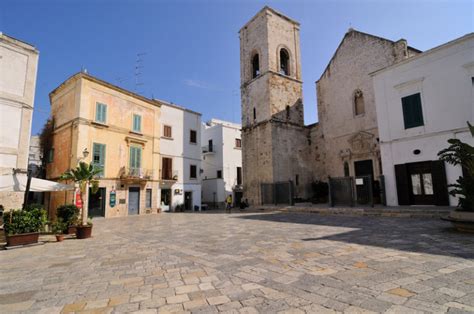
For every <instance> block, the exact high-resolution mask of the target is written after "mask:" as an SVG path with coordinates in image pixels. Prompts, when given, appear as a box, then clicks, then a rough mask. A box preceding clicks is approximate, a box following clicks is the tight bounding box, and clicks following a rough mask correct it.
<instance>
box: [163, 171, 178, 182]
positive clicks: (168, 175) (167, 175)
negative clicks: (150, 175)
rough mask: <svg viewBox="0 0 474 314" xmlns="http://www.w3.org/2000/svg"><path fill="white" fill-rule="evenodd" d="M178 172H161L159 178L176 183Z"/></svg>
mask: <svg viewBox="0 0 474 314" xmlns="http://www.w3.org/2000/svg"><path fill="white" fill-rule="evenodd" d="M178 175H179V173H178V170H172V171H163V170H161V175H160V178H161V180H163V181H178Z"/></svg>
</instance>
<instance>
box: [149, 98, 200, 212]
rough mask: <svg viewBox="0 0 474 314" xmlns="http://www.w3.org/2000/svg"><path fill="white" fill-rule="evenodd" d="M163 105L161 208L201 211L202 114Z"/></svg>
mask: <svg viewBox="0 0 474 314" xmlns="http://www.w3.org/2000/svg"><path fill="white" fill-rule="evenodd" d="M156 101H158V102H159V103H160V104H161V121H160V127H161V128H162V130H161V132H160V133H161V139H160V155H161V160H160V162H161V167H160V169H161V170H160V171H161V173H160V175H159V180H160V194H161V202H160V207H161V209H162V210H164V211H174V210H176V206H178V205H181V204H182V205H184V207H185V209H186V210H193V209H194V208H195V206H198V207H199V209H200V208H201V114H200V113H197V112H194V111H191V110H189V109H185V108H182V107H180V106H177V105H174V104H170V103H167V102H163V101H159V100H156Z"/></svg>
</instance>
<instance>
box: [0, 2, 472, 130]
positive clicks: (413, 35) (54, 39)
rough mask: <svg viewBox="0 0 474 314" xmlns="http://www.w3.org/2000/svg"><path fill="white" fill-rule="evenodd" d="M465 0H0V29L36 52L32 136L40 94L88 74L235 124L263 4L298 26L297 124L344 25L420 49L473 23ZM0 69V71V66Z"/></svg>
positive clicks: (312, 116)
mask: <svg viewBox="0 0 474 314" xmlns="http://www.w3.org/2000/svg"><path fill="white" fill-rule="evenodd" d="M473 3H474V2H473V1H456V0H451V1H375V0H372V1H337V0H333V1H329V0H328V1H306V0H292V1H249V0H244V1H236V0H229V1H213V0H208V1H204V0H202V1H199V0H196V1H191V0H189V1H188V0H177V1H171V0H167V1H152V0H120V1H109V0H95V1H92V0H81V1H76V0H69V1H65V0H62V1H60V0H42V1H38V0H36V1H35V0H30V1H27V0H15V1H10V0H2V1H1V2H0V31H2V32H4V33H5V34H8V35H10V36H13V37H16V38H18V39H21V40H23V41H26V42H28V43H31V44H33V45H35V46H36V47H37V48H38V50H39V51H40V59H39V69H38V77H37V85H36V97H35V98H36V99H35V110H34V116H33V127H32V134H36V133H38V132H39V131H40V130H41V128H42V125H43V124H44V121H45V120H46V118H47V117H48V115H49V108H50V104H49V98H48V93H49V92H50V91H52V90H53V89H54V88H55V87H57V86H58V85H59V84H60V83H61V82H63V81H64V80H65V79H66V78H68V77H69V76H70V75H72V74H74V73H76V72H78V71H80V70H81V68H82V67H84V68H86V69H87V70H88V71H89V73H90V74H92V75H95V76H97V77H99V78H101V79H104V80H106V81H109V82H111V83H113V84H117V85H119V86H122V87H124V88H127V89H130V90H132V91H134V90H135V89H136V85H135V76H134V68H135V65H136V59H137V53H145V55H143V56H142V57H141V59H142V62H141V64H142V66H143V68H142V69H141V72H142V74H141V75H140V77H139V79H140V81H141V83H143V85H140V86H138V91H139V92H140V94H142V95H144V96H147V97H152V96H154V97H155V98H159V99H163V100H166V101H171V102H174V103H176V104H180V105H182V106H185V107H187V108H190V109H192V110H196V111H199V112H202V113H203V120H204V121H205V120H208V119H210V118H213V117H215V118H220V119H225V120H229V121H234V122H240V90H239V88H240V87H239V86H240V66H239V62H240V60H239V38H238V30H239V29H240V27H241V26H242V25H243V24H245V23H246V22H247V21H248V20H249V19H250V18H251V17H252V16H253V15H254V14H255V13H257V12H258V11H259V10H260V9H261V8H262V7H263V6H264V5H269V6H271V7H273V8H274V9H276V10H278V11H280V12H282V13H284V14H286V15H288V16H289V17H291V18H293V19H295V20H297V21H299V22H300V23H301V53H302V71H303V81H304V85H303V88H304V106H305V122H306V123H307V124H309V123H313V122H315V121H317V109H316V92H315V83H314V82H315V81H316V80H317V79H318V78H319V76H320V75H321V73H322V71H323V70H324V68H325V67H326V65H327V63H328V61H329V59H330V58H331V56H332V54H333V53H334V51H335V49H336V48H337V46H338V44H339V42H340V41H341V39H342V37H343V36H344V34H345V32H346V31H347V29H348V28H349V27H353V28H355V29H357V30H360V31H363V32H367V33H370V34H374V35H377V36H381V37H385V38H388V39H391V40H398V39H399V38H405V39H407V40H408V44H409V45H410V46H413V47H415V48H418V49H421V50H426V49H429V48H432V47H435V46H437V45H440V44H442V43H444V42H446V41H449V40H452V39H455V38H457V37H460V36H462V35H464V34H466V33H469V32H472V31H473V29H474V25H473V23H474V6H473ZM0 75H1V73H0Z"/></svg>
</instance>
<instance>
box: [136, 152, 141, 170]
mask: <svg viewBox="0 0 474 314" xmlns="http://www.w3.org/2000/svg"><path fill="white" fill-rule="evenodd" d="M136 149H137V168H141V167H142V149H141V148H140V147H137V148H136Z"/></svg>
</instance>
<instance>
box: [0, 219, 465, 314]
mask: <svg viewBox="0 0 474 314" xmlns="http://www.w3.org/2000/svg"><path fill="white" fill-rule="evenodd" d="M93 235H94V237H93V238H91V239H87V240H76V239H70V240H66V241H64V242H62V243H47V244H45V245H41V246H35V247H29V248H22V249H16V250H8V251H0V265H1V266H0V267H1V271H0V313H10V312H25V313H36V312H38V313H48V314H49V313H71V312H80V313H111V312H114V313H119V312H137V313H156V312H158V313H171V312H193V313H215V312H225V313H335V312H344V313H372V312H387V313H424V312H456V313H467V312H474V236H473V235H469V234H460V233H456V232H454V231H453V230H452V229H451V228H450V225H449V224H448V223H446V222H443V221H440V220H438V219H415V218H387V217H343V216H320V215H317V214H305V213H277V212H274V213H246V214H241V213H235V214H231V215H228V214H224V213H202V214H200V213H196V214H192V213H172V214H159V215H146V216H137V217H126V218H115V219H108V220H104V219H102V220H96V221H95V225H94V230H93Z"/></svg>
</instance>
